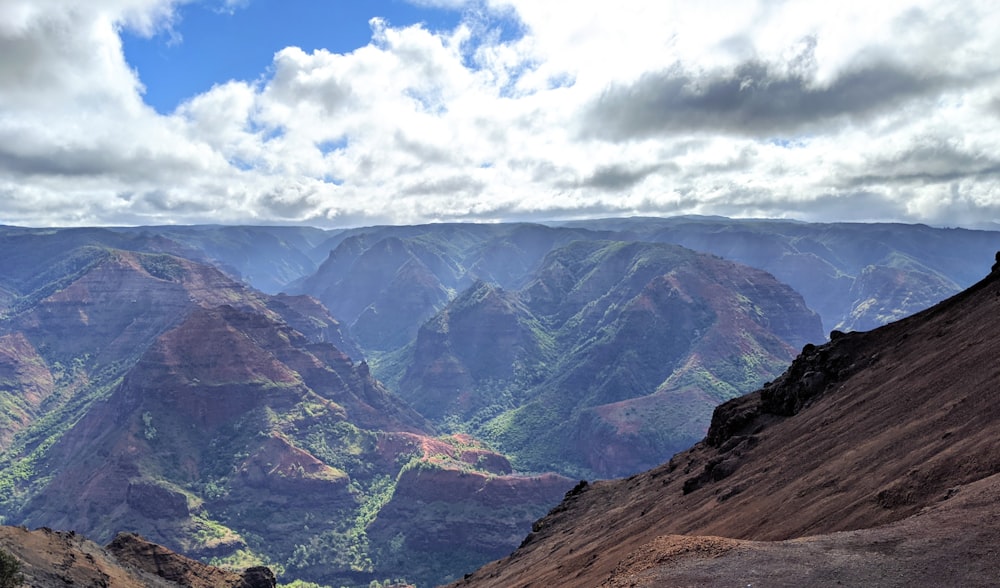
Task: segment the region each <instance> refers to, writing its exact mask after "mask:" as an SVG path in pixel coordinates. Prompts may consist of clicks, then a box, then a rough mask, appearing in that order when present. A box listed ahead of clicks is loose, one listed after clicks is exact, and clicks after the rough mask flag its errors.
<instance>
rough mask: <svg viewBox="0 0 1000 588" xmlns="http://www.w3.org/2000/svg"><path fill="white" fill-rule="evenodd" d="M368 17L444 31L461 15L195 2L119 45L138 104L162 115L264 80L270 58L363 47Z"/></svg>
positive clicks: (364, 0)
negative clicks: (141, 91)
mask: <svg viewBox="0 0 1000 588" xmlns="http://www.w3.org/2000/svg"><path fill="white" fill-rule="evenodd" d="M373 17H380V18H383V19H385V20H386V21H387V22H388V23H389V24H390V25H391V26H409V25H414V24H422V25H423V26H425V27H427V28H428V29H431V30H451V29H453V28H454V27H456V26H457V25H458V23H459V22H460V21H461V17H462V11H461V9H460V8H455V9H448V8H436V7H432V6H417V5H414V4H410V3H407V2H404V1H403V0H321V1H317V0H257V1H254V2H249V3H247V4H246V5H245V6H243V7H234V8H230V9H227V8H225V7H224V6H219V5H218V4H213V3H209V2H198V3H193V4H187V5H183V6H181V7H180V8H179V9H178V15H177V18H178V22H177V23H176V24H175V25H174V26H173V27H172V28H171V30H163V31H160V32H159V33H158V34H156V35H155V36H152V37H149V36H145V35H141V34H138V33H136V32H130V31H127V30H126V32H125V34H123V35H122V43H123V49H124V52H125V59H126V60H127V61H128V63H129V64H130V65H131V66H132V67H133V68H135V69H136V70H137V71H138V73H139V77H140V79H141V80H142V83H143V84H144V85H145V87H146V92H145V99H146V102H147V103H148V104H149V105H151V106H153V107H154V108H155V109H156V110H157V111H159V112H160V113H163V114H167V113H169V112H171V111H173V110H174V108H176V107H177V105H178V104H180V102H181V101H183V100H184V99H187V98H190V97H192V96H194V95H196V94H199V93H202V92H205V91H207V90H208V89H210V88H211V87H212V85H214V84H217V83H222V82H226V81H228V80H230V79H237V80H244V81H250V82H252V81H254V80H257V79H258V78H260V77H261V76H265V75H267V74H266V72H267V69H268V67H269V66H270V64H271V61H272V59H273V58H274V54H275V53H276V52H277V51H279V50H281V49H284V48H285V47H289V46H297V47H300V48H302V49H303V50H305V51H306V52H312V51H314V50H316V49H327V50H329V51H331V52H335V53H350V52H351V51H353V50H355V49H357V48H359V47H364V46H365V45H367V44H368V43H369V41H371V37H372V29H371V26H370V24H369V21H370V20H371V19H372V18H373Z"/></svg>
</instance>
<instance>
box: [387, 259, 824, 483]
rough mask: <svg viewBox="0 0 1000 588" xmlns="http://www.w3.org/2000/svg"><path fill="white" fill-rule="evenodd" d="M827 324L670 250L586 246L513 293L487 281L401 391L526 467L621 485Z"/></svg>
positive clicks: (773, 291)
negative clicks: (622, 477)
mask: <svg viewBox="0 0 1000 588" xmlns="http://www.w3.org/2000/svg"><path fill="white" fill-rule="evenodd" d="M821 338H822V333H821V331H820V325H819V318H818V317H817V316H816V315H815V313H813V312H812V311H810V310H809V309H807V308H806V307H805V305H804V304H803V302H802V299H801V297H799V296H798V295H797V294H796V293H795V292H793V291H792V290H791V289H790V288H788V287H787V286H785V285H783V284H781V283H779V282H777V280H775V279H774V278H773V277H772V276H770V275H768V274H766V273H764V272H761V271H759V270H753V269H751V268H748V267H745V266H739V265H736V264H733V263H731V262H726V261H723V260H720V259H718V258H713V257H710V256H706V255H703V254H698V253H695V252H693V251H690V250H687V249H684V248H682V247H677V246H673V245H666V244H651V243H637V242H631V243H625V242H609V241H577V242H574V243H571V244H570V245H567V246H565V247H562V248H559V249H556V250H554V251H552V252H551V253H549V255H547V256H546V257H545V259H544V261H543V262H542V263H541V266H540V267H539V269H538V270H537V271H536V272H535V273H534V277H533V279H532V280H531V281H530V282H529V283H528V284H526V285H525V286H524V287H523V288H521V289H520V290H517V291H511V290H504V289H502V288H500V287H499V286H496V285H492V284H488V283H485V282H477V283H476V284H474V285H473V286H472V287H470V288H469V289H467V290H466V291H465V292H463V293H462V294H461V295H459V296H458V297H457V298H456V299H455V300H454V301H452V302H451V303H450V304H449V305H448V306H447V307H445V308H444V309H443V310H442V311H441V312H440V313H438V314H437V315H436V316H435V317H434V318H433V319H432V320H430V321H428V322H427V323H425V324H424V325H423V327H421V329H420V331H419V334H418V336H417V339H416V341H415V343H414V344H413V346H412V347H411V348H410V349H411V350H410V351H408V353H404V354H401V355H402V357H403V359H400V360H398V361H397V363H396V364H395V365H397V366H406V370H405V373H404V374H403V375H402V377H401V378H400V379H399V383H398V389H399V393H400V394H401V395H402V396H403V397H404V398H405V399H406V400H408V401H409V402H410V403H411V404H412V405H413V406H414V408H416V409H417V410H418V411H419V412H421V414H423V415H425V416H427V417H428V418H430V419H432V420H433V421H434V422H436V423H439V424H441V425H443V426H445V427H446V428H447V427H451V428H457V429H461V430H467V431H469V432H471V433H473V434H475V435H477V436H482V437H484V438H486V439H489V440H490V441H491V442H493V443H494V444H495V446H496V447H498V448H502V450H503V451H504V452H506V453H508V454H509V455H511V456H512V458H513V459H514V463H515V464H516V465H518V466H519V467H521V468H524V469H528V470H535V471H543V470H556V471H562V472H566V473H570V474H573V475H576V476H583V477H594V476H597V477H615V476H620V475H625V474H628V473H632V472H634V471H637V470H639V469H642V468H644V467H649V466H650V465H655V464H657V463H660V462H661V461H663V460H664V459H666V458H667V457H669V456H670V455H671V454H672V453H673V452H675V451H677V450H679V449H681V448H683V447H685V446H687V445H690V443H691V442H692V441H693V440H696V439H698V438H700V437H701V435H703V434H704V428H705V426H706V425H707V422H708V418H709V416H710V415H711V411H712V408H714V406H715V405H717V404H719V403H720V402H722V401H724V400H727V399H729V398H733V397H736V396H738V395H740V394H742V393H745V392H747V391H749V390H752V389H754V388H755V387H757V386H759V385H760V384H761V383H762V382H764V381H766V380H767V379H770V378H771V377H773V376H774V375H775V374H776V373H778V372H779V371H780V369H781V367H782V366H784V365H786V364H787V362H788V361H789V360H790V359H791V358H792V357H794V354H795V352H796V350H797V349H799V348H801V346H802V345H803V344H805V343H806V342H807V341H811V340H812V341H815V340H819V339H821Z"/></svg>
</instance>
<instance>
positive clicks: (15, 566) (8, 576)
mask: <svg viewBox="0 0 1000 588" xmlns="http://www.w3.org/2000/svg"><path fill="white" fill-rule="evenodd" d="M23 583H24V576H23V575H22V574H21V562H20V560H18V559H17V558H16V557H14V556H13V555H11V554H10V553H7V552H6V551H4V550H3V549H0V588H15V587H16V586H20V585H21V584H23Z"/></svg>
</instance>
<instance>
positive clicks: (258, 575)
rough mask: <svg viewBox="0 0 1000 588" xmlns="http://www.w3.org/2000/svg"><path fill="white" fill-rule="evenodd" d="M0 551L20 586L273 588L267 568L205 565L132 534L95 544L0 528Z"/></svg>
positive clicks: (77, 537)
mask: <svg viewBox="0 0 1000 588" xmlns="http://www.w3.org/2000/svg"><path fill="white" fill-rule="evenodd" d="M0 549H3V550H4V551H6V552H8V553H10V554H12V555H13V556H14V557H15V558H16V559H17V560H18V562H19V563H20V566H21V572H22V573H23V575H24V580H25V585H26V586H32V587H33V588H62V587H63V586H86V587H93V588H98V587H110V588H181V587H183V588H274V587H275V586H276V581H275V577H274V573H273V572H271V570H270V569H269V568H264V567H257V568H250V569H247V570H245V571H244V572H232V571H227V570H223V569H221V568H217V567H214V566H209V565H205V564H203V563H200V562H197V561H195V560H192V559H189V558H186V557H183V556H181V555H178V554H176V553H173V552H172V551H170V550H168V549H166V548H164V547H162V546H159V545H156V544H153V543H150V542H149V541H146V540H145V539H143V538H142V537H139V536H138V535H134V534H122V535H119V536H117V537H115V540H114V541H112V542H111V544H110V545H108V546H107V547H106V548H101V547H100V546H98V545H97V544H96V543H94V542H93V541H90V540H88V539H86V538H84V537H83V536H82V535H79V534H76V533H72V532H64V531H53V530H51V529H48V528H41V529H38V530H35V531H29V530H27V529H25V528H23V527H0Z"/></svg>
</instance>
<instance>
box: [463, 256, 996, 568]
mask: <svg viewBox="0 0 1000 588" xmlns="http://www.w3.org/2000/svg"><path fill="white" fill-rule="evenodd" d="M998 265H1000V264H998ZM998 355H1000V269H997V267H996V266H995V267H994V271H993V273H992V274H990V276H988V277H987V278H986V279H984V280H983V281H981V282H980V283H978V284H976V285H974V286H972V287H971V288H970V289H968V290H966V291H965V292H962V293H961V294H959V295H956V296H955V297H953V298H951V299H949V300H946V301H944V302H942V303H940V304H938V305H937V306H935V307H933V308H931V309H928V310H926V311H924V312H921V313H918V314H916V315H914V316H912V317H910V318H907V319H904V320H902V321H899V322H897V323H893V324H890V325H887V326H885V327H882V328H880V329H877V330H874V331H870V332H867V333H851V334H846V335H843V334H838V333H834V337H833V340H832V341H831V342H830V343H828V344H826V345H823V346H819V347H815V346H812V345H807V346H806V347H805V348H804V349H803V352H802V354H800V356H799V357H798V358H797V359H796V360H795V362H793V364H792V365H791V367H790V368H789V369H788V371H786V372H785V373H784V374H783V375H782V376H781V377H779V378H778V379H777V380H776V381H775V382H773V383H770V384H768V385H766V386H765V387H764V388H762V389H761V390H759V391H757V392H754V393H753V394H750V395H747V396H745V397H742V398H739V399H736V400H734V401H731V402H729V403H726V404H725V405H723V406H721V407H719V408H718V409H717V410H716V412H715V415H714V416H713V420H712V427H711V428H710V430H709V433H708V435H707V436H706V439H705V440H704V441H702V442H701V443H699V444H697V445H695V446H694V447H692V448H691V449H690V450H688V451H686V452H684V453H681V454H678V455H676V456H675V457H674V458H673V459H671V460H670V462H669V463H667V464H664V465H662V466H660V467H658V468H656V469H654V470H650V471H648V472H645V473H643V474H639V475H636V476H633V477H631V478H628V479H623V480H616V481H608V482H598V483H595V484H592V485H582V484H581V486H579V487H577V488H576V489H574V490H573V491H571V492H570V493H569V494H567V497H566V499H565V500H564V501H563V503H562V504H561V505H560V506H558V507H557V508H555V509H554V510H553V511H552V512H551V513H550V514H549V515H547V516H546V517H545V518H543V519H541V520H539V521H537V522H536V523H535V525H534V532H533V533H532V534H531V535H529V536H528V537H527V538H526V539H525V541H524V543H523V544H522V546H521V548H519V549H518V550H517V551H515V552H514V553H513V554H512V555H511V556H510V557H508V558H507V559H505V560H501V561H499V562H495V563H493V564H490V565H488V566H486V567H484V568H482V569H480V570H479V571H477V572H476V573H474V574H471V575H470V576H468V577H467V578H466V580H465V581H463V582H459V583H458V585H461V586H477V587H481V586H504V587H511V586H601V585H606V586H623V585H636V586H654V585H656V586H696V585H697V586H705V585H737V584H734V582H735V581H737V580H738V581H739V584H738V585H741V586H746V585H747V584H751V583H754V582H755V581H756V580H759V581H760V584H754V585H755V586H757V585H768V586H770V585H828V584H836V582H838V581H839V582H841V583H842V584H844V585H865V586H871V585H878V586H903V585H907V586H910V585H925V586H931V585H973V586H975V585H997V583H1000V572H998V571H997V570H1000V556H998V551H1000V549H997V548H996V545H997V538H998V536H1000V525H998V524H997V521H998V520H1000V501H997V500H996V498H997V496H998V492H1000V481H998V478H1000V475H998V474H1000V436H998V435H997V434H996V431H997V430H998V429H997V427H998V425H1000V362H997V360H996V358H997V357H998ZM678 535H682V536H684V537H676V536H678ZM713 537H714V538H713ZM721 538H727V539H721ZM810 574H814V575H810Z"/></svg>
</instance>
